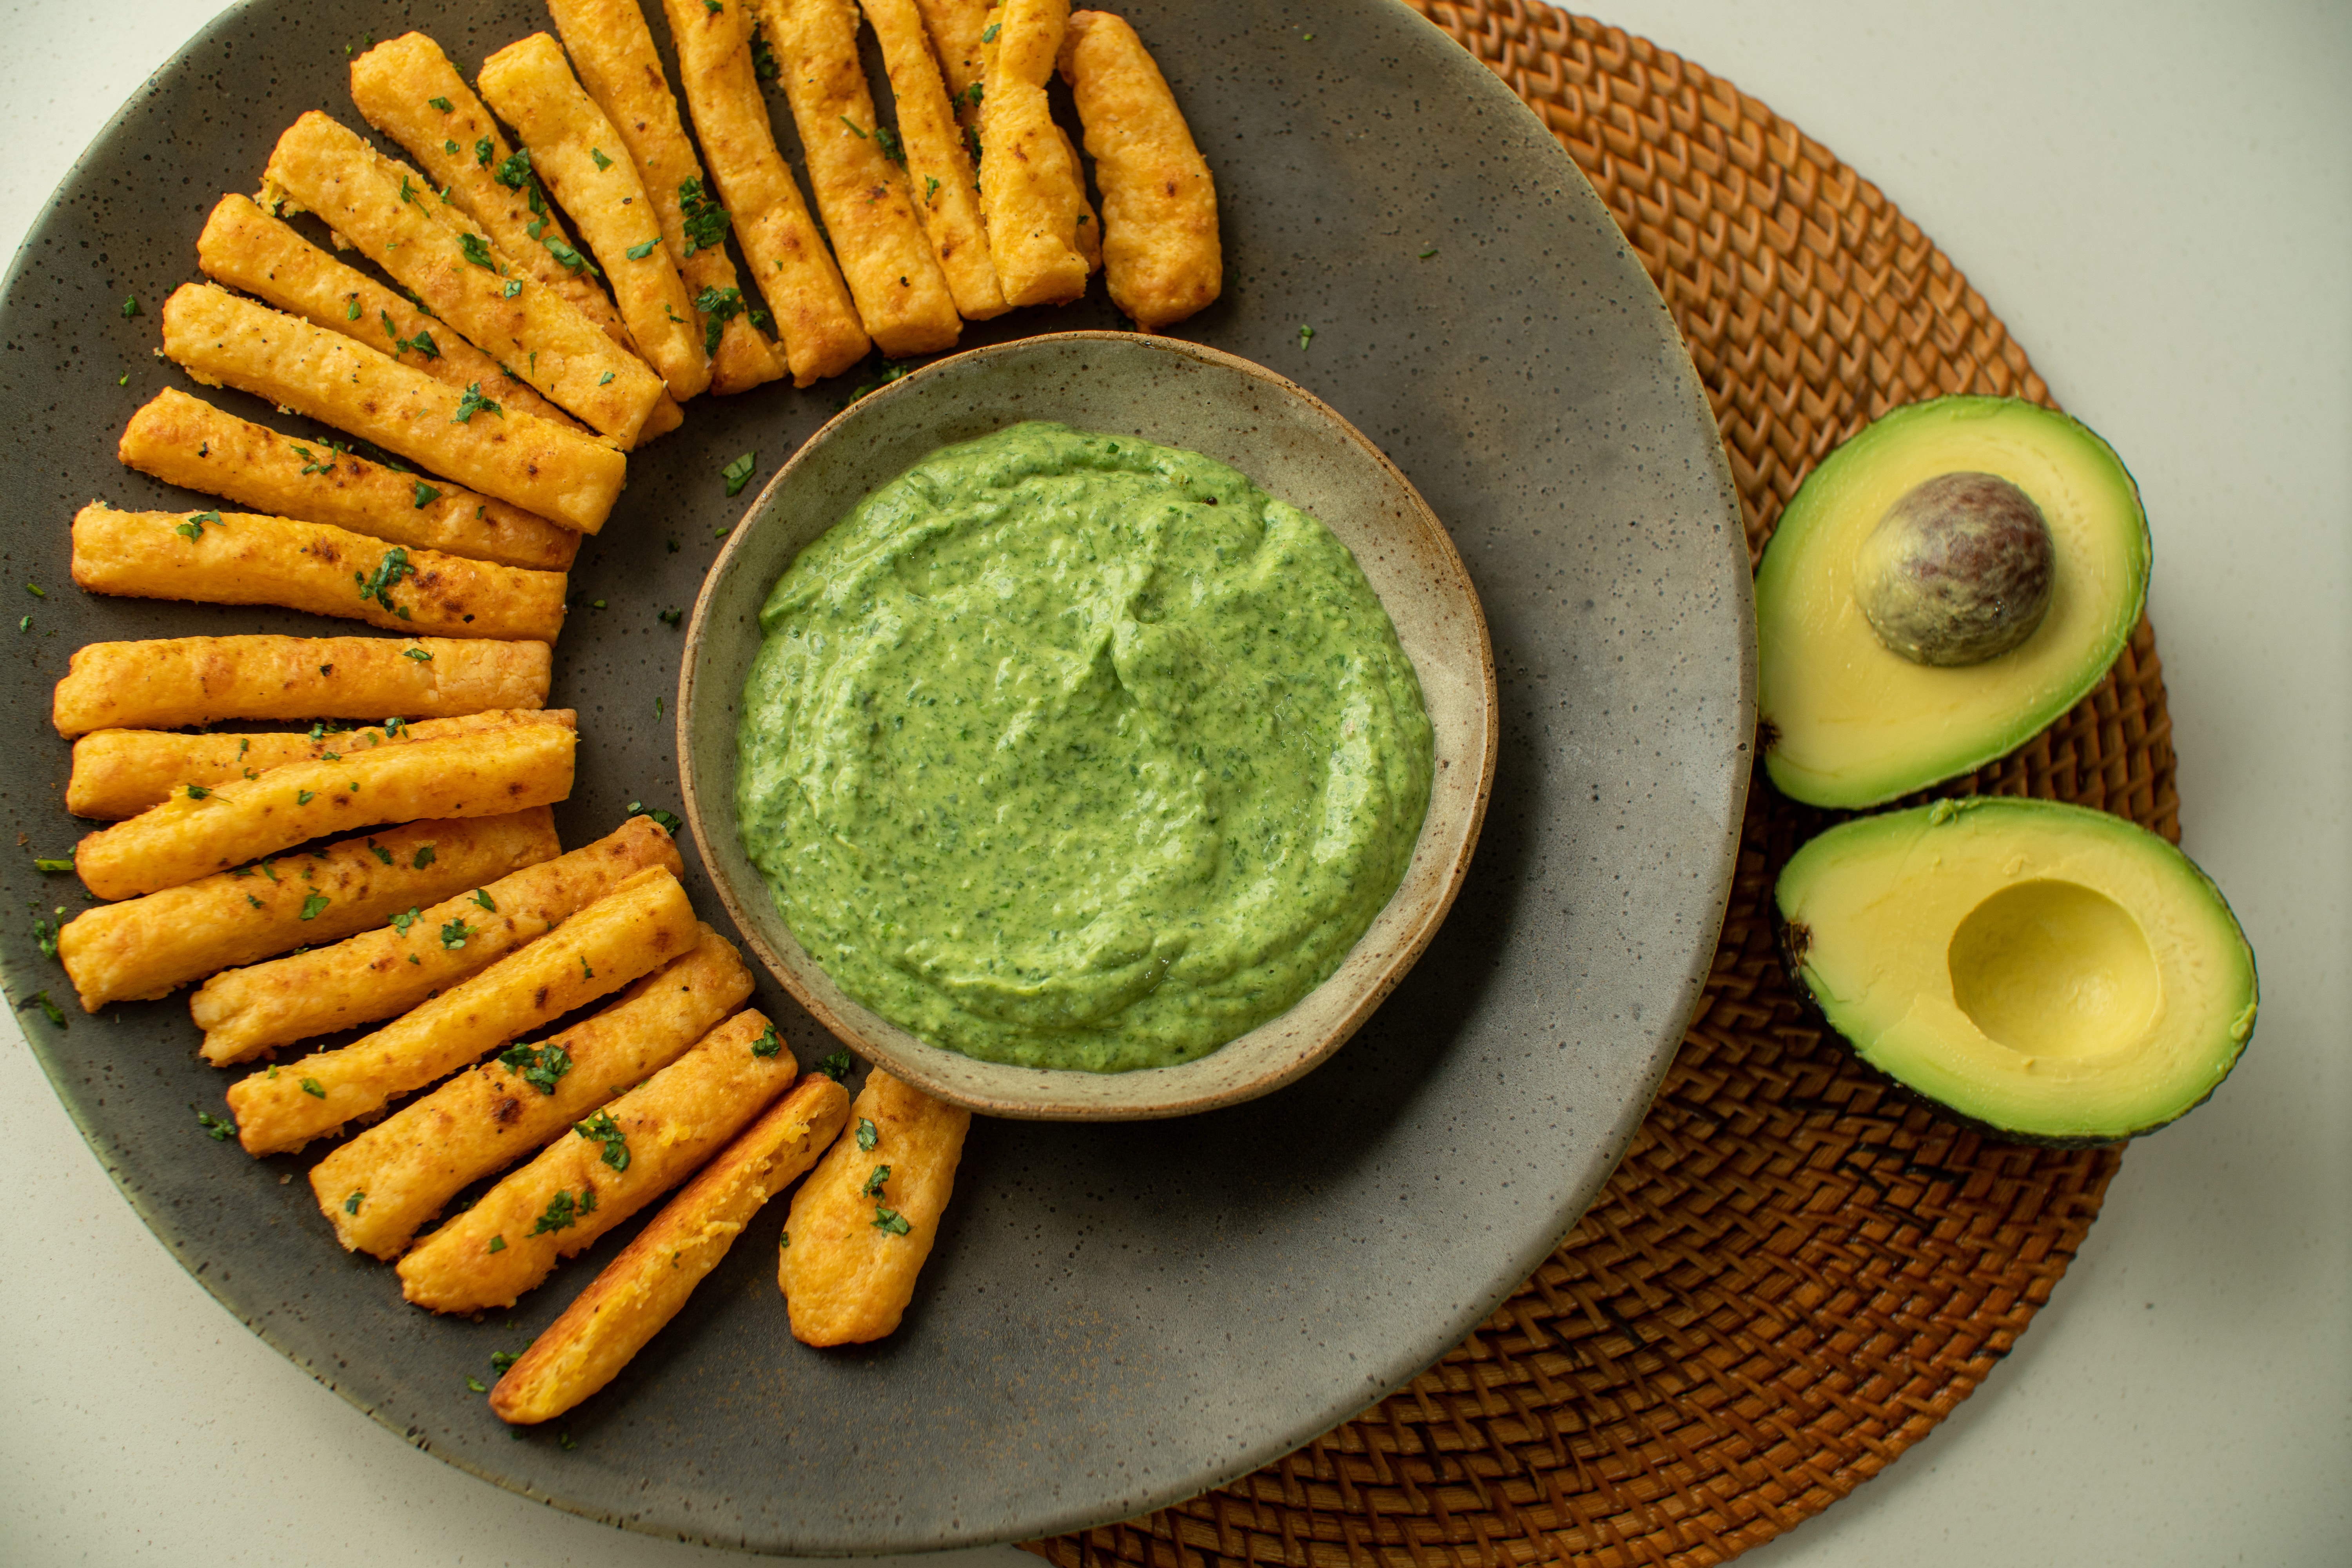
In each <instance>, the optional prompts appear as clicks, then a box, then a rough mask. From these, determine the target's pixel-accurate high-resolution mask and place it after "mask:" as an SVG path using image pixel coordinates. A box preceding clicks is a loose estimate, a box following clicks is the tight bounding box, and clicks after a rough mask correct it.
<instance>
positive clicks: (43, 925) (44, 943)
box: [33, 910, 63, 958]
mask: <svg viewBox="0 0 2352 1568" xmlns="http://www.w3.org/2000/svg"><path fill="white" fill-rule="evenodd" d="M59 912H60V913H62V912H63V911H62V910H60V911H59ZM33 942H34V943H35V945H37V947H39V948H40V950H41V956H42V957H43V958H55V957H56V956H57V955H58V926H57V924H56V922H55V921H47V920H43V919H41V918H40V917H39V916H35V917H34V920H33Z"/></svg>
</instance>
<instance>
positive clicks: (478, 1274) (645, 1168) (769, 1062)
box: [240, 950, 798, 1312]
mask: <svg viewBox="0 0 2352 1568" xmlns="http://www.w3.org/2000/svg"><path fill="white" fill-rule="evenodd" d="M526 951H528V950H526ZM797 1070H798V1069H797V1068H795V1066H794V1064H793V1053H792V1052H791V1051H790V1050H789V1049H787V1048H785V1047H784V1045H783V1042H782V1039H781V1038H779V1037H778V1036H777V1034H776V1030H775V1027H774V1026H773V1025H772V1024H770V1023H769V1022H768V1020H767V1019H766V1018H765V1017H764V1016H761V1015H760V1014H759V1013H756V1012H750V1011H746V1012H741V1013H738V1014H736V1015H735V1016H733V1017H732V1018H730V1019H729V1020H727V1022H725V1023H724V1024H721V1025H719V1026H718V1027H717V1028H715V1029H713V1030H711V1031H710V1033H709V1034H708V1035H705V1036H704V1037H702V1038H701V1039H700V1040H699V1041H698V1042H696V1044H695V1046H694V1048H693V1049H691V1050H689V1051H688V1052H687V1053H686V1054H685V1055H684V1056H681V1057H679V1058H677V1060H676V1061H674V1062H672V1063H670V1064H669V1066H667V1067H666V1068H662V1069H661V1070H660V1071H659V1072H657V1073H656V1074H654V1075H653V1077H651V1078H649V1079H646V1081H645V1082H643V1083H641V1084H639V1085H638V1086H637V1087H636V1088H635V1089H631V1090H629V1092H628V1093H626V1094H625V1095H622V1096H621V1097H620V1098H619V1099H617V1100H614V1101H613V1102H612V1103H611V1104H610V1105H608V1106H606V1107H605V1108H604V1110H602V1111H600V1112H598V1113H597V1115H596V1116H594V1117H593V1118H591V1119H590V1120H589V1121H584V1122H582V1123H580V1124H579V1125H578V1126H577V1127H575V1128H574V1130H573V1135H572V1136H570V1137H562V1138H558V1139H557V1140H556V1141H555V1142H552V1143H551V1144H549V1145H548V1146H547V1148H546V1149H545V1150H543V1151H541V1153H540V1155H539V1157H538V1158H537V1159H535V1160H533V1161H532V1162H531V1163H530V1164H528V1165H525V1166H524V1167H523V1168H522V1169H521V1170H520V1171H517V1172H515V1173H513V1174H512V1175H509V1176H508V1177H507V1178H506V1180H504V1181H502V1182H500V1183H499V1184H498V1185H497V1186H495V1187H492V1188H491V1189H490V1190H489V1192H488V1193H487V1194H484V1196H483V1198H482V1201H481V1202H480V1203H478V1204H476V1205H474V1206H473V1207H472V1208H469V1209H467V1211H466V1212H465V1213H464V1214H461V1215H458V1216H457V1218H455V1219H453V1220H451V1221H450V1222H449V1223H448V1224H446V1225H445V1226H442V1227H441V1228H440V1229H439V1230H436V1231H435V1232H434V1233H433V1234H432V1235H431V1236H428V1237H425V1239H424V1240H423V1241H421V1242H419V1243H417V1244H416V1246H415V1247H413V1248H412V1249H410V1251H409V1253H408V1255H407V1256H406V1257H404V1258H402V1259H401V1260H400V1289H401V1294H402V1295H404V1296H405V1297H407V1298H408V1300H410V1301H412V1302H414V1303H415V1304H416V1305H417V1306H420V1307H429V1308H431V1309H432V1310H434V1311H436V1312H472V1311H478V1310H481V1309H483V1308H486V1307H510V1306H512V1305H514V1301H515V1298H516V1297H518V1296H520V1295H521V1294H522V1293H523V1292H524V1291H526V1290H529V1289H531V1288H532V1287H534V1286H536V1285H538V1284H539V1283H540V1282H541V1280H543V1279H546V1278H547V1277H548V1275H549V1274H550V1273H551V1272H552V1271H553V1270H554V1268H555V1265H556V1262H557V1260H558V1259H559V1258H569V1257H571V1256H572V1254H573V1253H576V1252H583V1251H585V1250H586V1249H587V1248H588V1247H591V1246H592V1245H593V1244H594V1242H595V1240H596V1238H597V1237H601V1236H603V1235H604V1233H605V1232H606V1231H608V1230H610V1229H612V1228H613V1227H614V1226H616V1225H619V1224H620V1223H621V1222H622V1221H623V1220H625V1219H627V1218H628V1217H629V1216H630V1215H633V1214H635V1213H636V1212H637V1210H639V1209H641V1208H643V1207H645V1205H647V1204H649V1203H651V1202H653V1201H654V1199H656V1198H657V1197H659V1196H661V1194H664V1193H666V1192H667V1191H668V1190H669V1189H670V1188H671V1187H673V1186H676V1185H677V1184H678V1183H679V1182H681V1181H684V1180H685V1179H686V1178H687V1176H688V1175H689V1174H690V1173H692V1172H693V1171H694V1169H695V1167H696V1166H698V1165H699V1164H701V1163H703V1161H705V1160H707V1159H709V1157H710V1155H711V1153H712V1152H713V1151H715V1150H717V1149H718V1148H719V1147H720V1146H721V1145H722V1144H724V1143H725V1142H727V1141H728V1140H729V1139H730V1138H732V1137H734V1136H735V1134H736V1132H737V1131H739V1130H740V1128H741V1127H742V1126H743V1124H744V1123H745V1122H748V1121H751V1119H752V1118H753V1117H755V1116H757V1115H759V1114H760V1112H761V1110H764V1109H766V1108H767V1106H768V1104H769V1102H770V1101H772V1100H774V1099H775V1098H776V1097H777V1096H778V1095H780V1094H782V1092H783V1091H784V1089H785V1088H786V1087H787V1086H789V1085H790V1084H791V1083H792V1081H793V1077H794V1076H795V1074H796V1072H797ZM240 1121H242V1119H240ZM350 1201H351V1200H350V1199H349V1197H345V1198H344V1200H343V1202H344V1203H345V1204H349V1203H350ZM366 1206H367V1205H366V1199H365V1197H364V1195H362V1199H361V1202H360V1205H359V1207H360V1212H362V1213H365V1212H366Z"/></svg>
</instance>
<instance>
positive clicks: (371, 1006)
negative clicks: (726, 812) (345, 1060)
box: [188, 816, 686, 1067]
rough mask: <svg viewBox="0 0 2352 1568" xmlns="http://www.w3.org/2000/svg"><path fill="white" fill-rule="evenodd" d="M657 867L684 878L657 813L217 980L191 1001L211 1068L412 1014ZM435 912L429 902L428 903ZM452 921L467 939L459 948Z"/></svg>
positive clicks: (218, 976) (214, 977)
mask: <svg viewBox="0 0 2352 1568" xmlns="http://www.w3.org/2000/svg"><path fill="white" fill-rule="evenodd" d="M650 866H659V867H661V868H664V869H666V870H667V871H668V872H669V874H670V875H671V876H673V877H682V876H684V875H685V874H686V866H685V864H684V862H682V861H680V860H679V859H678V858H677V846H675V845H673V844H672V843H671V842H670V837H669V835H668V834H667V833H665V832H664V831H662V827H661V825H660V824H659V823H657V822H655V821H654V820H653V819H652V818H651V817H646V816H638V817H632V818H630V820H629V821H628V822H627V823H626V824H625V825H624V826H622V827H621V828H620V830H619V831H617V832H614V833H610V834H607V835H606V836H605V837H603V838H600V839H598V840H597V841H596V842H595V843H593V844H588V845H583V846H582V847H580V848H577V849H574V850H573V851H572V853H570V854H569V855H558V856H555V857H554V858H544V857H543V858H541V860H540V862H539V863H538V864H535V865H532V866H530V867H529V868H525V869H522V870H519V871H517V872H515V873H514V874H513V875H512V876H509V877H501V878H499V879H498V880H496V881H494V882H489V883H488V884H486V885H474V886H473V890H472V891H469V892H462V893H459V894H457V895H456V896H452V897H450V898H448V899H447V900H446V901H444V902H440V903H435V902H433V901H432V900H418V901H414V902H412V903H410V904H408V905H404V906H403V907H402V908H400V909H397V910H393V911H392V912H391V914H390V915H388V916H387V917H386V918H388V919H391V920H392V921H393V923H392V924H390V925H383V924H382V923H381V922H379V923H378V924H377V926H376V928H375V929H373V930H370V929H368V928H366V927H360V928H356V929H358V930H359V931H361V934H360V935H357V936H354V937H352V938H351V939H350V940H349V941H346V942H337V943H335V944H334V945H333V946H331V947H326V946H320V945H319V944H317V943H315V942H314V943H313V944H312V947H311V951H310V952H299V953H296V954H295V955H293V956H292V957H290V958H281V959H278V961H276V962H275V963H262V964H256V965H254V966H253V967H252V968H249V969H232V970H229V971H227V972H226V973H220V974H215V975H214V976H213V977H212V978H211V979H210V980H207V981H205V983H204V984H203V985H202V986H200V987H198V988H197V991H196V994H194V995H193V996H191V997H189V998H188V1012H189V1014H190V1016H193V1017H194V1019H195V1022H196V1027H197V1028H199V1029H202V1030H203V1031H205V1042H204V1052H205V1060H206V1061H208V1062H210V1063H212V1064H213V1066H215V1067H226V1066H227V1065H228V1064H230V1063H231V1062H242V1061H249V1060H251V1059H252V1058H255V1057H257V1056H259V1055H261V1053H262V1052H264V1051H267V1050H273V1049H275V1048H276V1047H279V1046H283V1045H289V1044H291V1043H292V1042H294V1041H296V1040H301V1039H308V1038H310V1037H312V1036H314V1035H331V1034H333V1033H334V1032H335V1031H336V1030H338V1029H349V1028H352V1027H355V1026H358V1025H361V1024H373V1023H374V1022H375V1021H376V1020H377V1019H379V1018H389V1017H391V1016H394V1014H396V1013H405V1012H407V1011H408V1009H410V1008H411V1007H414V1006H415V1005H417V1004H418V1003H420V1002H423V1001H424V1000H425V998H427V997H429V996H431V995H432V994H434V993H435V992H437V991H446V990H447V989H448V988H449V987H450V986H452V985H455V984H457V983H458V982H459V981H461V980H463V979H465V978H466V977H467V975H469V974H473V973H477V972H478V971H480V970H483V969H487V968H488V967H489V966H490V965H491V964H492V963H497V962H498V961H499V959H501V958H503V957H505V956H506V955H507V954H508V953H509V952H512V951H513V950H514V949H516V948H518V947H520V946H522V945H523V944H524V943H525V942H530V941H531V940H532V939H533V938H536V937H541V936H544V935H546V934H547V933H548V932H549V931H552V930H554V929H555V927H556V926H557V925H559V924H561V923H562V921H565V920H566V919H568V918H569V917H571V916H572V914H574V913H576V912H578V911H579V910H583V909H584V908H586V907H587V906H588V905H590V904H593V903H594V902H595V901H596V900H598V899H601V898H603V897H604V895H605V894H607V893H609V892H611V891H612V890H613V889H615V888H617V887H619V886H620V885H621V884H622V883H623V882H625V881H626V880H628V879H630V878H631V877H634V876H635V875H636V874H637V873H638V872H640V871H642V870H645V869H646V868H647V867H650ZM426 905H429V906H430V907H425V906H426ZM452 922H455V924H456V925H457V926H459V927H462V928H463V929H464V931H465V933H466V938H465V942H464V943H463V945H461V946H457V947H451V946H450V945H449V944H448V943H446V942H443V941H442V940H441V933H442V932H444V931H447V930H449V929H450V927H451V924H452Z"/></svg>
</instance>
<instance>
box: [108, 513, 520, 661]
mask: <svg viewBox="0 0 2352 1568" xmlns="http://www.w3.org/2000/svg"><path fill="white" fill-rule="evenodd" d="M73 580H74V584H75V585H76V586H77V587H80V588H84V589H87V590H89V592H90V593H93V594H117V595H124V596H126V597H130V598H134V599H190V600H194V601H195V602H196V603H198V604H204V605H284V606H285V607H286V608H288V609H289V610H308V611H309V612H310V613H311V614H312V615H314V616H341V617H343V618H344V619H347V620H360V621H365V622H367V623H368V625H370V626H382V627H383V628H384V629H385V630H387V631H405V630H414V631H415V632H417V633H419V634H420V635H424V636H429V637H506V638H514V637H536V638H538V639H539V640H540V641H541V642H553V641H554V640H555V635H556V633H558V632H560V631H562V629H563V588H564V581H565V579H564V575H563V574H562V573H561V572H531V571H527V570H525V569H524V568H522V567H520V566H499V565H494V564H492V563H489V562H488V561H468V560H467V559H466V558H465V557H464V556H462V555H443V554H441V553H439V552H436V551H432V550H418V551H414V552H412V551H410V550H409V549H408V548H407V547H406V546H405V545H400V544H386V543H384V542H383V541H382V540H380V539H371V538H369V537H368V536H367V535H366V534H364V533H352V532H350V531H347V530H344V529H340V528H336V527H334V526H332V525H331V524H329V523H324V522H297V521H294V520H293V519H292V518H290V517H264V516H261V515H260V514H258V513H256V512H249V511H230V512H224V511H217V510H208V511H195V512H180V511H117V510H115V509H114V508H113V507H110V506H109V505H107V504H106V503H105V502H103V501H92V502H91V503H90V504H89V505H88V506H86V507H84V508H82V509H81V510H79V512H76V513H75V514H74V521H73Z"/></svg>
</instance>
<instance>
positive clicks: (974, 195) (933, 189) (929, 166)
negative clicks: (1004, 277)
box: [860, 0, 1012, 321]
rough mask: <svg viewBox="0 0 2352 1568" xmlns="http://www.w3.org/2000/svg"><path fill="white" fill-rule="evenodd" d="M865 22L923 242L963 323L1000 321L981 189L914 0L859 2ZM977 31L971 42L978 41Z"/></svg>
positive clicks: (1000, 291) (1002, 309)
mask: <svg viewBox="0 0 2352 1568" xmlns="http://www.w3.org/2000/svg"><path fill="white" fill-rule="evenodd" d="M860 3H861V4H862V5H863V6H864V8H865V11H866V20H867V21H868V22H870V23H872V24H873V26H874V36H875V37H876V38H877V39H879V40H880V41H881V45H882V60H883V65H884V67H885V68H887V70H888V71H889V73H890V98H891V100H892V103H893V105H894V106H895V108H896V110H897V112H898V135H899V137H900V139H901V140H902V141H903V142H904V143H905V148H906V154H907V185H908V194H909V195H911V196H913V198H914V202H915V211H916V214H917V216H919V217H920V218H921V219H922V223H923V235H924V237H925V238H927V239H929V241H930V245H931V254H932V255H933V256H935V257H937V258H939V263H940V272H941V273H942V274H944V275H945V276H946V278H947V280H948V290H949V292H950V293H951V294H953V295H954V296H955V308H956V310H957V311H958V313H959V314H961V315H962V316H963V317H964V319H965V320H967V321H986V320H988V319H989V318H990V317H992V316H1001V315H1003V314H1004V312H1005V311H1006V310H1010V309H1012V307H1011V306H1009V305H1007V304H1006V303H1005V302H1004V290H1003V289H1002V288H1000V287H999V286H998V285H997V281H996V264H995V263H994V262H992V261H991V260H990V259H989V258H988V230H987V228H986V226H983V225H982V223H981V221H980V187H979V185H978V184H975V183H974V181H973V178H972V170H971V154H970V153H966V152H965V151H964V144H963V132H961V130H959V129H958V128H957V126H956V121H955V114H954V112H953V111H952V110H950V109H949V107H948V92H947V87H946V85H945V84H944V83H942V82H941V81H940V63H939V61H938V60H937V59H935V58H932V55H931V45H930V40H929V38H927V37H925V36H924V33H923V18H922V15H921V13H919V11H917V10H916V9H915V0H860ZM977 36H978V35H977V30H975V33H974V37H975V39H976V38H977Z"/></svg>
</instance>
